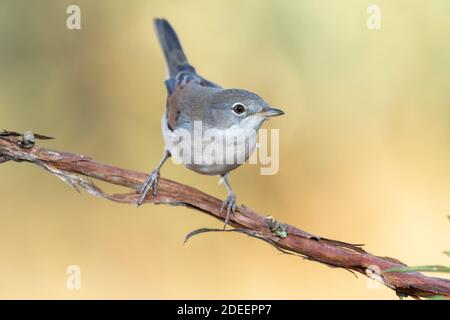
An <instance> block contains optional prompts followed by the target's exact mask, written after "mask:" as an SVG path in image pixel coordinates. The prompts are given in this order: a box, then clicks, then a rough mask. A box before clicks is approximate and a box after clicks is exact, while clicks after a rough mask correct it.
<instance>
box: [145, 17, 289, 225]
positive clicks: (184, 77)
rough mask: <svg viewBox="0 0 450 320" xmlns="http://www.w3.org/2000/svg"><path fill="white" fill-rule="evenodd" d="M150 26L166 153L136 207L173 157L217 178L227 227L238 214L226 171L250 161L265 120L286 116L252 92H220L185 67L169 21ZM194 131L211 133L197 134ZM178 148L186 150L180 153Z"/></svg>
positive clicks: (186, 62) (183, 55) (231, 90)
mask: <svg viewBox="0 0 450 320" xmlns="http://www.w3.org/2000/svg"><path fill="white" fill-rule="evenodd" d="M154 23H155V29H156V33H157V36H158V39H159V42H160V45H161V48H162V51H163V53H164V58H165V61H166V65H167V73H168V75H167V79H166V81H165V84H166V88H167V92H168V97H167V103H166V112H165V113H164V115H163V118H162V133H163V137H164V142H165V148H164V154H163V157H162V159H161V161H160V162H159V164H158V165H157V166H156V168H155V169H154V170H153V171H152V172H151V173H150V174H149V176H148V178H147V181H146V182H145V183H144V185H143V186H142V188H141V189H140V191H139V192H140V194H141V195H140V198H139V200H138V203H137V205H138V206H139V205H141V204H142V203H143V202H144V200H145V198H146V195H147V193H148V192H149V191H150V190H151V191H152V194H153V195H154V196H155V195H156V192H157V183H158V177H159V172H160V169H161V167H162V166H163V164H164V163H165V162H166V160H167V159H168V158H169V157H170V156H172V157H174V158H175V156H176V157H177V159H178V161H180V162H181V163H182V164H183V165H185V166H186V167H187V168H189V169H191V170H193V171H195V172H198V173H201V174H206V175H219V176H220V177H221V179H222V181H223V183H224V184H225V187H226V189H227V192H228V196H227V199H226V200H225V201H224V202H223V204H222V207H221V209H220V210H221V211H222V210H223V209H224V208H225V207H226V209H227V213H226V218H225V227H226V225H227V223H228V221H229V217H230V213H232V212H234V211H235V209H236V195H235V193H234V192H233V189H232V188H231V185H230V183H229V180H228V176H229V173H230V171H231V170H234V169H236V168H237V167H239V166H240V165H241V164H243V163H244V162H245V161H247V160H248V158H249V157H250V155H251V153H252V152H253V151H254V149H255V147H256V137H255V135H256V133H257V131H258V130H259V128H260V127H261V125H262V124H263V123H264V121H266V120H267V119H268V118H270V117H273V116H279V115H282V114H284V112H283V111H281V110H279V109H275V108H271V107H270V106H269V105H268V104H267V103H266V102H265V101H264V100H263V99H262V98H261V97H259V96H258V95H256V94H255V93H252V92H249V91H246V90H241V89H223V88H222V87H220V86H218V85H216V84H214V83H212V82H211V81H208V80H206V79H205V78H203V77H201V76H200V75H199V74H197V72H196V70H195V68H194V67H193V66H192V65H190V64H189V62H188V60H187V58H186V56H185V54H184V52H183V49H182V48H181V44H180V41H179V40H178V37H177V35H176V33H175V31H174V30H173V29H172V27H171V26H170V24H169V22H168V21H167V20H165V19H155V22H154ZM198 127H200V128H201V130H204V131H205V132H206V131H209V133H210V134H208V135H207V134H206V133H205V134H201V135H200V136H199V135H196V130H197V129H198ZM202 133H203V132H202ZM206 136H208V137H206ZM196 137H197V141H194V140H195V139H196ZM211 137H214V138H211ZM242 138H243V139H242ZM198 139H200V141H198ZM239 139H241V140H239ZM180 140H183V141H182V142H183V143H181V141H180ZM186 142H189V144H188V146H187V147H186ZM211 142H214V143H215V146H213V148H212V149H214V151H213V152H211V153H210V155H212V158H211V157H202V156H204V152H205V151H207V148H209V149H211ZM180 144H183V146H184V147H183V148H181V149H182V150H181V151H180ZM209 151H211V150H209Z"/></svg>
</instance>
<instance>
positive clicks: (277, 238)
mask: <svg viewBox="0 0 450 320" xmlns="http://www.w3.org/2000/svg"><path fill="white" fill-rule="evenodd" d="M30 137H31V138H30ZM34 138H35V139H39V138H41V139H47V138H49V137H46V136H43V135H34ZM30 139H31V140H33V143H30V141H29V140H30ZM34 143H35V142H34V139H33V136H30V135H29V134H28V135H25V136H24V135H20V134H17V133H16V132H6V131H5V132H3V133H2V132H0V163H2V162H5V161H16V162H29V163H33V164H35V165H37V166H39V167H41V168H43V169H45V170H47V171H48V172H50V173H51V174H53V175H55V176H57V177H58V178H60V179H61V180H63V181H65V182H67V183H68V184H70V185H71V186H73V187H74V188H75V189H77V190H78V189H83V190H85V191H87V192H88V193H89V194H92V195H94V196H98V197H102V198H106V199H109V200H112V201H116V202H121V203H129V204H135V203H136V201H137V199H138V194H137V192H136V190H138V189H139V187H140V186H141V185H142V183H143V182H144V181H145V179H146V174H144V173H140V172H136V171H132V170H127V169H122V168H117V167H113V166H110V165H107V164H102V163H99V162H96V161H94V160H93V159H91V158H89V157H87V156H84V155H79V154H73V153H67V152H60V151H52V150H49V149H46V148H42V147H37V146H35V145H34ZM87 177H90V178H94V179H98V180H102V181H106V182H109V183H112V184H116V185H120V186H124V187H128V188H130V189H132V190H133V191H132V192H129V193H125V194H112V195H110V194H107V193H105V192H103V191H102V190H101V189H100V188H98V187H97V186H96V185H95V184H94V183H93V182H92V181H90V180H89V179H88V178H87ZM146 202H148V203H155V204H170V205H183V206H187V207H190V208H193V209H196V210H198V211H201V212H204V213H207V214H209V215H211V216H213V217H215V218H217V219H220V220H222V221H223V220H224V219H225V212H221V211H220V207H221V204H222V201H221V200H219V199H217V198H214V197H212V196H210V195H208V194H206V193H204V192H201V191H199V190H197V189H194V188H192V187H190V186H187V185H183V184H180V183H177V182H174V181H171V180H168V179H164V178H161V179H160V180H159V186H158V194H157V196H156V197H153V196H152V195H150V194H149V196H148V198H147V200H146ZM229 224H230V225H231V226H233V227H235V228H236V229H235V231H237V232H241V233H245V234H247V235H249V236H252V237H255V238H258V239H261V240H264V241H265V242H267V243H269V244H271V245H273V246H275V247H276V248H277V249H278V250H280V251H282V252H285V253H292V254H296V255H299V256H302V257H304V258H306V259H309V260H311V261H316V262H320V263H323V264H326V265H328V266H331V267H339V268H343V269H346V270H348V271H351V272H354V271H355V272H359V273H361V274H363V275H366V276H367V277H370V278H373V279H375V280H378V281H380V282H382V283H384V284H385V285H386V286H387V287H389V288H391V289H393V290H395V291H396V293H397V294H399V295H400V296H405V295H410V296H413V297H429V296H434V295H442V296H446V297H450V280H448V279H442V278H435V277H428V276H425V275H423V274H421V273H418V272H408V273H396V272H385V273H384V272H383V271H384V270H387V269H390V268H395V267H401V266H405V264H403V263H402V262H400V261H398V260H397V259H393V258H389V257H381V256H375V255H373V254H371V253H369V252H366V251H365V250H363V249H362V248H361V245H355V244H349V243H345V242H341V241H336V240H330V239H325V238H319V237H317V236H314V235H312V234H310V233H307V232H305V231H302V230H300V229H298V228H296V227H294V226H291V225H288V224H282V223H279V222H278V221H276V220H275V219H274V218H272V217H264V216H262V215H260V214H258V213H256V212H255V211H253V210H251V209H249V208H247V207H245V206H240V207H239V208H238V209H237V212H236V213H235V214H233V215H231V217H230V222H229ZM208 231H217V230H215V229H199V230H196V231H193V232H192V233H191V234H189V235H188V236H187V238H189V237H191V236H193V235H195V234H199V233H203V232H208ZM379 271H380V272H379Z"/></svg>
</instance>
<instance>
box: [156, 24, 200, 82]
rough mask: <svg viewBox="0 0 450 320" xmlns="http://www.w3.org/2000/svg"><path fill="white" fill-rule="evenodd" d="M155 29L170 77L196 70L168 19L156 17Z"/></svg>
mask: <svg viewBox="0 0 450 320" xmlns="http://www.w3.org/2000/svg"><path fill="white" fill-rule="evenodd" d="M155 29H156V34H157V35H158V40H159V43H160V45H161V48H162V50H163V53H164V58H165V60H166V65H167V72H168V73H169V74H168V76H169V78H174V77H175V76H176V75H177V74H178V73H179V72H180V71H183V70H186V71H192V72H195V69H194V67H192V66H191V65H190V64H189V62H188V60H187V58H186V55H185V54H184V52H183V48H182V47H181V44H180V40H178V37H177V34H176V33H175V30H173V28H172V26H171V25H170V23H169V22H168V21H167V20H166V19H160V18H156V19H155Z"/></svg>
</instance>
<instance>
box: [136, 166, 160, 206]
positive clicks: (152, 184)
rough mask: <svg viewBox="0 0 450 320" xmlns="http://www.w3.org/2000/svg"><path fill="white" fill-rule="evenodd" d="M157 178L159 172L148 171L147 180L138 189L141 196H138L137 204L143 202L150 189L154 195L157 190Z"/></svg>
mask: <svg viewBox="0 0 450 320" xmlns="http://www.w3.org/2000/svg"><path fill="white" fill-rule="evenodd" d="M158 178H159V172H158V171H153V172H152V173H150V174H149V175H148V177H147V180H146V181H145V183H144V184H143V185H142V187H141V189H140V190H139V193H140V194H141V196H140V197H139V200H138V202H137V206H138V207H139V206H140V205H141V204H142V203H144V200H145V198H146V197H147V193H148V192H149V191H150V190H152V195H153V196H156V192H157V191H158Z"/></svg>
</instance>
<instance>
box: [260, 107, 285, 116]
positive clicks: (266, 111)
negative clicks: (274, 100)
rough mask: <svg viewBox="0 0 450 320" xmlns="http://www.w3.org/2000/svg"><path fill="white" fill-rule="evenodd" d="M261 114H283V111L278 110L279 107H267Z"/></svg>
mask: <svg viewBox="0 0 450 320" xmlns="http://www.w3.org/2000/svg"><path fill="white" fill-rule="evenodd" d="M263 114H264V115H265V116H266V117H268V118H269V117H276V116H282V115H283V114H284V111H283V110H280V109H275V108H269V109H267V110H265V111H263Z"/></svg>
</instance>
